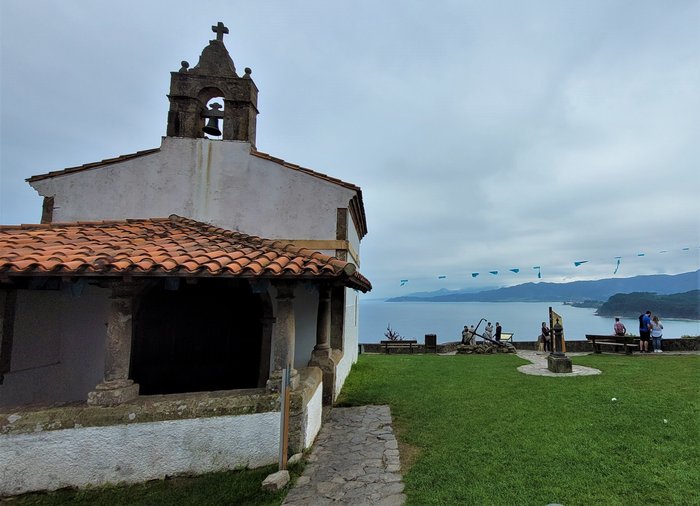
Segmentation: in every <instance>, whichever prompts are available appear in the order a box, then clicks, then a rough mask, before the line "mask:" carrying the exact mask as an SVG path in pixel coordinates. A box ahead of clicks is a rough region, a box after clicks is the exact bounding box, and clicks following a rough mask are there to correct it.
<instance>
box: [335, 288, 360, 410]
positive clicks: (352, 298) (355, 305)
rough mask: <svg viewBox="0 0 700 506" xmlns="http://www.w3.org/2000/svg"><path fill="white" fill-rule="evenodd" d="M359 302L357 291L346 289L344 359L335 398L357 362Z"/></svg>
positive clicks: (341, 362)
mask: <svg viewBox="0 0 700 506" xmlns="http://www.w3.org/2000/svg"><path fill="white" fill-rule="evenodd" d="M358 311H359V300H358V294H357V292H355V290H352V289H350V288H346V289H345V319H344V320H345V321H344V322H343V358H342V359H341V361H340V363H338V364H337V366H336V370H335V374H336V379H335V396H336V397H337V396H338V394H340V391H341V389H342V388H343V384H344V383H345V379H346V378H347V377H348V375H349V374H350V369H351V368H352V364H354V363H355V362H357V352H358V347H357V343H358V341H359V338H358V335H359V325H358V324H359V320H360V315H359V313H358Z"/></svg>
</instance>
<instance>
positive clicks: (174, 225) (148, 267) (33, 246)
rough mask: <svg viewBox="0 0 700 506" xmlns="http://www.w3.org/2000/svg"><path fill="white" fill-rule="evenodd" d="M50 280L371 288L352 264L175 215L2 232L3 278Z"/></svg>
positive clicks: (9, 228) (0, 265)
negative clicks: (302, 282) (222, 280)
mask: <svg viewBox="0 0 700 506" xmlns="http://www.w3.org/2000/svg"><path fill="white" fill-rule="evenodd" d="M47 275H62V276H76V275H77V276H124V275H129V276H188V277H192V276H194V277H246V278H249V277H258V278H288V279H299V278H301V279H319V280H320V279H336V280H341V281H342V282H343V283H344V284H345V285H346V286H350V287H352V288H355V289H358V290H362V291H363V292H366V291H369V290H371V289H372V285H371V284H370V282H369V281H368V280H367V278H365V277H364V276H362V274H360V273H359V272H357V271H356V270H355V266H354V265H353V264H351V263H349V262H345V261H342V260H339V259H338V258H335V257H331V256H328V255H324V254H323V253H319V252H317V251H312V250H310V249H306V248H299V247H296V246H294V245H292V244H290V243H288V242H284V241H272V240H269V239H263V238H260V237H255V236H249V235H245V234H242V233H240V232H235V231H232V230H226V229H223V228H218V227H214V226H211V225H208V224H206V223H202V222H198V221H194V220H190V219H187V218H182V217H180V216H175V215H173V216H170V217H169V218H152V219H139V220H125V221H110V222H107V221H104V222H78V223H51V224H45V225H19V226H0V276H2V277H10V276H47Z"/></svg>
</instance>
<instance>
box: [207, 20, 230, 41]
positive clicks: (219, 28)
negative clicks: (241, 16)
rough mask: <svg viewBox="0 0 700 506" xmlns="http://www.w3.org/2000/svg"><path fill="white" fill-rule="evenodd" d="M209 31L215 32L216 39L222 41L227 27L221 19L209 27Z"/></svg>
mask: <svg viewBox="0 0 700 506" xmlns="http://www.w3.org/2000/svg"><path fill="white" fill-rule="evenodd" d="M211 31H212V32H214V33H215V34H216V40H220V41H222V42H223V40H224V34H225V33H228V28H226V27H225V26H224V24H223V23H222V22H221V21H219V22H218V23H217V24H216V25H215V26H212V27H211Z"/></svg>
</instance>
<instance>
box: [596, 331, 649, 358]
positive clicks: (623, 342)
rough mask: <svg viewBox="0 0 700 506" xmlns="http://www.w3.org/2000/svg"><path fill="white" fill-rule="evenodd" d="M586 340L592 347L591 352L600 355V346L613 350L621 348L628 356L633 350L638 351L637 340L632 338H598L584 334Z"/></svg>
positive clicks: (613, 336)
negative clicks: (612, 348)
mask: <svg viewBox="0 0 700 506" xmlns="http://www.w3.org/2000/svg"><path fill="white" fill-rule="evenodd" d="M586 339H588V340H589V341H590V342H591V344H592V345H593V351H594V352H595V353H601V350H600V347H601V346H612V347H614V348H615V349H620V348H622V349H623V350H624V352H625V353H626V354H628V355H631V354H632V352H633V351H634V350H635V349H639V339H638V338H635V337H633V336H615V335H610V336H599V335H595V334H586Z"/></svg>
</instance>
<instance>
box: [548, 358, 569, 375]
mask: <svg viewBox="0 0 700 506" xmlns="http://www.w3.org/2000/svg"><path fill="white" fill-rule="evenodd" d="M547 369H549V370H550V371H551V372H554V373H566V372H571V371H572V368H571V359H570V358H569V357H567V356H566V355H549V356H548V357H547Z"/></svg>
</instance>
